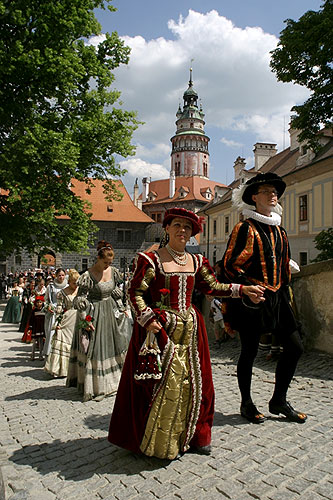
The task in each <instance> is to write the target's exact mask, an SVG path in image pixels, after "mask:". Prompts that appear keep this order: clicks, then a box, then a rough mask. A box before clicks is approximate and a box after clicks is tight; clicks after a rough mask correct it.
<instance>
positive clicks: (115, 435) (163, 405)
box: [109, 252, 238, 459]
mask: <svg viewBox="0 0 333 500" xmlns="http://www.w3.org/2000/svg"><path fill="white" fill-rule="evenodd" d="M192 257H193V260H194V272H176V273H166V272H164V270H163V267H162V264H161V261H160V258H159V255H158V254H157V253H156V252H151V253H147V254H144V253H140V254H138V256H137V258H136V262H135V269H134V275H133V278H132V280H131V283H130V287H129V291H128V295H129V299H130V302H131V306H132V308H133V311H134V313H135V322H134V328H133V335H132V339H131V342H130V345H129V349H128V352H127V357H126V360H125V364H124V367H123V371H122V376H121V380H120V384H119V387H118V392H117V397H116V401H115V405H114V410H113V414H112V417H111V422H110V429H109V441H110V442H111V443H113V444H116V445H118V446H120V447H122V448H126V449H128V450H131V451H133V452H137V453H144V454H146V455H148V456H157V457H159V458H166V459H173V458H175V457H176V456H177V454H178V453H179V452H185V451H186V450H187V449H189V448H190V447H191V446H195V447H201V446H206V445H208V444H210V442H211V427H212V423H213V415H214V387H213V380H212V371H211V364H210V355H209V348H208V341H207V333H206V328H205V324H204V320H203V317H202V315H201V313H200V312H199V311H198V310H197V309H196V308H195V306H193V305H192V304H191V299H192V293H193V290H194V288H196V289H198V290H199V291H200V292H202V293H204V294H207V295H214V296H223V297H228V296H237V295H238V289H237V288H235V285H229V284H228V285H225V284H221V283H218V282H217V280H216V278H215V275H214V273H213V270H212V268H211V267H210V265H209V263H208V260H207V259H205V258H204V257H202V256H201V255H192ZM236 287H237V285H236ZM163 289H166V290H168V291H169V293H167V294H165V295H164V296H163V294H162V293H161V290H163ZM156 318H157V319H158V320H159V321H160V323H161V324H162V325H163V328H162V329H161V330H160V332H159V333H158V334H156V340H157V343H158V347H159V349H160V351H161V365H162V375H161V379H159V380H152V379H150V380H141V381H138V380H135V378H134V375H135V374H136V372H137V368H138V362H139V358H140V356H139V351H140V349H141V347H142V345H143V344H144V342H145V339H146V337H147V331H146V328H147V326H148V325H149V324H150V323H151V322H152V321H153V320H154V319H156Z"/></svg>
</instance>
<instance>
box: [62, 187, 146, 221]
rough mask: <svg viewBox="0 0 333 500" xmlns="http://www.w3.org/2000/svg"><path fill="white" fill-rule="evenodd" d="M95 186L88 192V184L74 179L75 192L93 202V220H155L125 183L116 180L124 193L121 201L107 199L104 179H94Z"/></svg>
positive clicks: (119, 189)
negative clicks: (138, 205)
mask: <svg viewBox="0 0 333 500" xmlns="http://www.w3.org/2000/svg"><path fill="white" fill-rule="evenodd" d="M92 181H93V184H94V186H95V187H93V188H92V189H91V194H87V193H86V191H85V190H86V188H87V185H86V184H85V183H84V182H80V181H78V180H76V179H73V180H72V186H73V188H72V189H73V191H74V193H75V194H76V195H77V196H79V197H80V198H81V199H83V200H86V201H89V202H90V203H91V209H89V212H91V213H92V216H91V220H94V221H97V220H98V221H112V222H146V223H151V222H154V221H153V220H152V219H151V218H150V217H149V216H148V215H147V214H145V213H144V212H143V211H142V210H140V209H139V208H137V207H136V206H135V205H134V203H133V201H132V199H131V197H130V195H129V194H128V192H127V190H126V188H125V186H124V184H123V183H122V182H121V181H115V184H116V186H117V189H118V191H120V193H121V194H122V195H123V198H122V199H121V200H120V201H116V200H112V201H108V200H106V199H105V194H104V192H103V181H101V180H94V179H93V180H92Z"/></svg>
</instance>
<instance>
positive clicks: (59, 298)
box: [56, 291, 65, 315]
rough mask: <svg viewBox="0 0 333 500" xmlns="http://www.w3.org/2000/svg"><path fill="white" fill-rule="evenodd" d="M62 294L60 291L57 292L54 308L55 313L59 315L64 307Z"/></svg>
mask: <svg viewBox="0 0 333 500" xmlns="http://www.w3.org/2000/svg"><path fill="white" fill-rule="evenodd" d="M64 302H65V301H64V294H63V293H62V292H61V291H60V292H58V293H57V308H56V314H57V315H59V314H61V313H62V312H63V310H64V309H65V303H64Z"/></svg>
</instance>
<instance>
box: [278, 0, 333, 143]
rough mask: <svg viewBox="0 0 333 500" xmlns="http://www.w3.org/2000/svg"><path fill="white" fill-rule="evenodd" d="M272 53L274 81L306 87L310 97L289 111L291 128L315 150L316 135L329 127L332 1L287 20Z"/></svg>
mask: <svg viewBox="0 0 333 500" xmlns="http://www.w3.org/2000/svg"><path fill="white" fill-rule="evenodd" d="M285 22H286V25H287V26H286V28H285V29H284V30H283V31H281V34H280V41H279V43H278V46H277V48H276V49H275V50H273V51H272V53H271V54H272V57H271V68H272V70H273V71H274V72H275V73H276V76H277V78H278V80H280V81H282V82H293V83H297V84H299V85H303V86H305V87H307V88H308V89H309V90H310V92H311V94H310V97H309V98H308V99H307V100H306V101H305V102H304V104H302V105H299V106H294V107H293V108H292V111H294V112H295V116H293V117H292V127H293V128H296V129H299V130H300V131H301V134H300V136H299V137H300V140H301V141H303V140H307V141H308V142H309V144H310V145H311V146H312V147H313V148H314V149H317V146H318V141H317V139H318V132H319V130H320V129H321V128H322V126H325V127H327V128H333V121H332V118H333V112H332V111H333V36H332V33H333V1H332V0H326V1H324V3H323V5H322V6H321V8H320V9H319V11H318V12H317V11H312V10H309V11H308V12H306V13H305V14H304V15H303V16H302V17H300V19H299V20H298V21H293V20H292V19H287V20H286V21H285Z"/></svg>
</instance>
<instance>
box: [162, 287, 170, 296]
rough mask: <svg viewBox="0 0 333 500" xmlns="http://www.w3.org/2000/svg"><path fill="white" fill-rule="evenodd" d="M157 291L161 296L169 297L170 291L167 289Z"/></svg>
mask: <svg viewBox="0 0 333 500" xmlns="http://www.w3.org/2000/svg"><path fill="white" fill-rule="evenodd" d="M159 291H160V293H161V294H162V295H169V293H170V290H169V289H168V288H161V290H159Z"/></svg>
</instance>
